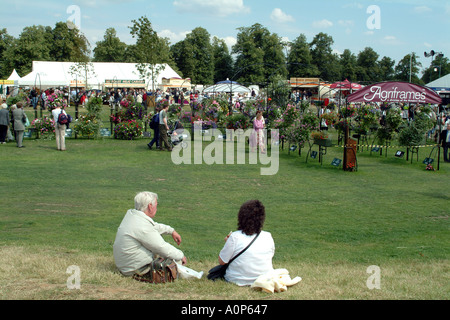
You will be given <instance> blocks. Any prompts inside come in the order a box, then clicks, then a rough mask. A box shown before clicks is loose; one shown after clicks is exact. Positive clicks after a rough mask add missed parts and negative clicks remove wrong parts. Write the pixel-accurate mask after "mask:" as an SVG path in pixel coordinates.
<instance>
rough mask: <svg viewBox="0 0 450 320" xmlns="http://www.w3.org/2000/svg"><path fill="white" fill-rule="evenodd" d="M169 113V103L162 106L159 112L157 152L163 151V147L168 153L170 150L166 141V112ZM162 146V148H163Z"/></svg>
mask: <svg viewBox="0 0 450 320" xmlns="http://www.w3.org/2000/svg"><path fill="white" fill-rule="evenodd" d="M168 111H169V103H165V104H164V105H163V109H162V110H161V111H160V112H159V150H163V148H164V146H165V148H166V149H167V150H168V151H172V148H171V146H170V144H169V140H168V131H169V130H170V129H169V125H168V123H167V112H168ZM163 144H164V146H163Z"/></svg>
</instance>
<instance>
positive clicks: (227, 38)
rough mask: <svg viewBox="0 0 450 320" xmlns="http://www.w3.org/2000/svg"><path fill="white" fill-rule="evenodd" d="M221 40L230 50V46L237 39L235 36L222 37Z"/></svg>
mask: <svg viewBox="0 0 450 320" xmlns="http://www.w3.org/2000/svg"><path fill="white" fill-rule="evenodd" d="M223 40H224V41H225V43H226V44H227V46H228V48H229V49H230V51H231V48H232V47H233V46H234V45H235V44H236V43H237V39H236V38H235V37H225V38H223Z"/></svg>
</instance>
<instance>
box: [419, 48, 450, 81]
mask: <svg viewBox="0 0 450 320" xmlns="http://www.w3.org/2000/svg"><path fill="white" fill-rule="evenodd" d="M449 73H450V60H449V59H448V58H447V57H444V56H443V55H442V56H441V55H437V56H436V57H435V58H434V59H433V61H432V62H431V65H430V66H429V67H428V68H426V69H425V70H424V71H423V76H422V81H423V82H424V83H430V82H432V81H434V80H436V79H439V77H443V76H445V75H447V74H449Z"/></svg>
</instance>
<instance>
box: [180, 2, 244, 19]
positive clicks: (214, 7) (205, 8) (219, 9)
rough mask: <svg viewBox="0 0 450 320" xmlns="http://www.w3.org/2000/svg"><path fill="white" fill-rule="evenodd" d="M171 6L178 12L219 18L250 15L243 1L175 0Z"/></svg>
mask: <svg viewBox="0 0 450 320" xmlns="http://www.w3.org/2000/svg"><path fill="white" fill-rule="evenodd" d="M173 5H174V7H175V8H176V9H177V11H178V12H194V13H197V14H199V13H200V14H201V13H204V14H208V15H212V16H219V17H226V16H230V15H233V14H239V13H244V14H246V13H250V8H249V7H246V6H245V5H244V1H243V0H215V1H210V0H175V1H174V2H173Z"/></svg>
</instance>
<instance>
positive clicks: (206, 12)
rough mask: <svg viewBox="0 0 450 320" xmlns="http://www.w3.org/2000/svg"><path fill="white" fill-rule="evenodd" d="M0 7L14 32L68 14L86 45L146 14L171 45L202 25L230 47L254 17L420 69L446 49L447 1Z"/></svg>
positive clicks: (212, 0) (277, 28) (117, 1)
mask: <svg viewBox="0 0 450 320" xmlns="http://www.w3.org/2000/svg"><path fill="white" fill-rule="evenodd" d="M0 10H1V12H2V15H1V18H0V19H1V20H0V28H6V29H7V31H8V33H9V34H10V35H12V36H14V37H19V35H20V33H21V32H22V30H23V28H25V27H27V26H32V25H43V26H51V27H54V26H55V24H56V23H57V22H60V21H68V20H69V21H72V22H73V23H74V24H75V25H76V26H77V27H79V29H80V31H81V32H82V33H83V34H84V35H85V36H86V37H87V39H88V40H89V42H90V44H91V49H94V48H95V44H96V42H97V41H101V40H102V39H103V36H104V34H105V31H106V29H108V28H111V27H113V28H115V29H116V31H117V35H118V37H119V38H120V39H121V40H122V41H123V42H125V43H127V44H132V43H134V42H135V40H134V39H133V38H132V37H131V34H130V29H129V27H130V26H131V25H132V20H137V19H139V18H140V17H142V16H146V17H147V18H148V19H149V20H150V22H151V23H152V27H153V29H154V30H155V31H156V32H157V33H158V34H159V36H162V37H166V38H169V40H170V42H171V44H175V43H176V42H178V41H181V40H183V39H184V38H185V36H186V34H188V33H189V32H190V31H191V30H193V29H195V28H197V27H202V28H204V29H206V30H207V31H208V32H209V33H210V35H211V37H213V36H217V37H218V38H221V39H224V40H225V41H226V43H227V44H228V45H229V46H230V47H231V46H232V45H233V44H234V43H236V38H237V34H238V33H239V31H238V30H237V29H238V28H241V27H250V26H252V25H253V24H255V23H259V24H261V25H262V26H263V27H265V28H267V29H268V30H269V31H270V32H271V33H276V34H277V35H278V36H280V37H281V38H283V40H284V41H293V40H294V39H296V38H297V37H298V36H299V35H300V34H304V35H305V36H306V37H307V40H308V42H311V41H312V40H313V38H314V36H315V35H317V34H318V33H320V32H324V33H327V34H328V35H331V36H332V37H333V40H334V45H333V51H334V52H336V53H342V52H343V51H344V50H345V49H349V50H350V51H351V52H352V53H354V54H356V55H357V54H358V53H359V52H361V51H362V50H364V49H365V48H366V47H371V48H372V49H374V50H375V51H376V52H377V53H378V54H379V55H380V59H381V58H382V57H383V56H387V57H390V58H392V59H393V60H395V62H396V63H398V62H399V61H400V60H401V59H402V58H403V57H404V56H406V55H407V54H409V53H411V52H415V53H416V54H417V55H418V56H419V57H420V59H419V62H421V63H422V67H423V68H426V67H428V66H429V65H430V64H431V63H432V60H431V58H425V57H424V52H430V51H431V50H434V51H435V52H440V53H443V54H444V55H445V56H446V57H449V56H450V36H449V31H450V0H427V1H422V0H393V1H385V0H359V1H358V0H349V1H346V0H341V1H338V0H315V1H311V0H309V1H304V0H277V1H273V0H68V1H67V0H62V1H54V0H39V1H37V0H35V1H29V0H15V1H9V0H8V1H6V0H0Z"/></svg>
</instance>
